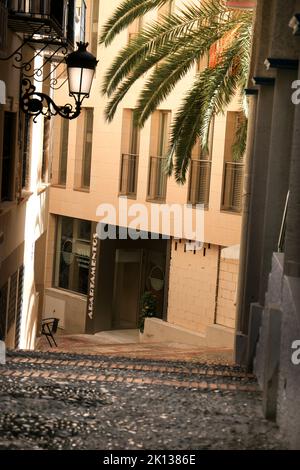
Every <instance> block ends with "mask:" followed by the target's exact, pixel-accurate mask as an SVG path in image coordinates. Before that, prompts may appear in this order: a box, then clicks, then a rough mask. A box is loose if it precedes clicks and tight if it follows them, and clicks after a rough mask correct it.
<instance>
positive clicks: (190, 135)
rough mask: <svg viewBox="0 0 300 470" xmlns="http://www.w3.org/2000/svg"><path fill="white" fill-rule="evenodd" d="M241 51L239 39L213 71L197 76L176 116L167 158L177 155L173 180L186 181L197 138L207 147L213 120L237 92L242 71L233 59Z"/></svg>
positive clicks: (205, 71)
mask: <svg viewBox="0 0 300 470" xmlns="http://www.w3.org/2000/svg"><path fill="white" fill-rule="evenodd" d="M241 49H242V47H241V42H240V40H239V38H238V39H237V40H236V41H234V42H233V43H232V44H231V46H230V47H229V48H228V49H227V50H226V51H225V52H224V53H223V55H222V60H221V62H220V63H219V64H218V65H217V66H216V67H215V68H207V69H206V70H204V71H203V72H202V73H201V74H200V75H199V77H198V79H197V80H196V82H195V83H194V86H193V87H192V89H191V91H190V92H189V93H188V94H187V96H186V97H185V99H184V102H183V105H182V107H181V108H180V110H179V111H178V113H177V115H176V117H175V120H174V123H173V125H172V133H171V142H170V155H171V154H172V155H174V154H176V161H175V165H174V166H175V178H176V180H177V181H178V182H180V183H184V182H185V176H186V171H187V168H188V165H189V161H190V159H191V152H192V149H193V147H194V145H195V143H196V141H197V138H198V137H200V138H201V142H203V146H204V147H206V146H207V140H208V132H209V125H210V123H211V120H212V117H213V116H214V115H216V114H219V113H220V112H223V110H224V109H226V107H227V106H228V104H229V103H230V101H231V100H232V98H233V97H234V95H235V93H236V91H237V90H238V86H239V83H240V81H241V79H242V77H241V75H242V74H243V70H242V68H241V67H240V66H239V67H237V66H236V63H235V61H236V57H237V56H239V55H240V54H242V50H241ZM233 67H235V70H234V73H232V70H233ZM170 155H169V162H170V160H171V159H170ZM172 165H173V162H171V166H172ZM169 171H170V170H169Z"/></svg>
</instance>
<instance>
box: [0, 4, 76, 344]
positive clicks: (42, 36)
mask: <svg viewBox="0 0 300 470" xmlns="http://www.w3.org/2000/svg"><path fill="white" fill-rule="evenodd" d="M74 7H75V4H74V2H72V1H69V2H67V1H62V2H53V1H40V2H25V1H14V0H9V1H7V0H1V2H0V25H1V26H0V84H1V85H0V339H1V340H5V343H6V345H7V347H9V348H15V347H16V348H29V349H32V348H34V346H35V338H36V334H37V333H38V330H39V327H40V323H41V318H42V309H43V290H44V277H45V252H46V240H47V224H48V204H49V179H48V176H49V171H48V170H49V167H48V163H49V145H50V140H49V133H50V121H48V120H47V119H44V117H43V116H39V117H38V118H37V119H36V122H35V123H34V122H33V120H32V118H30V117H29V116H28V115H26V114H24V113H23V111H22V110H21V98H20V96H21V93H20V90H21V80H22V79H24V78H30V80H31V83H32V84H33V85H34V86H36V88H37V90H38V91H43V92H47V93H49V91H50V79H51V67H54V62H53V61H51V60H49V57H50V56H51V55H52V54H54V55H56V60H57V57H58V56H59V54H58V51H59V50H60V46H61V45H62V44H66V48H67V49H68V48H70V50H71V49H72V47H73V45H74V30H73V29H72V24H73V21H74ZM57 54H58V55H57ZM47 76H48V78H47Z"/></svg>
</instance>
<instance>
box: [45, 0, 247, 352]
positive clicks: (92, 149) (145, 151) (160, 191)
mask: <svg viewBox="0 0 300 470" xmlns="http://www.w3.org/2000/svg"><path fill="white" fill-rule="evenodd" d="M118 3H119V1H118V0H114V1H111V2H99V1H93V2H86V7H87V10H86V40H87V41H88V42H90V45H91V51H92V53H93V54H95V55H97V58H98V59H99V60H100V63H99V66H98V70H97V73H96V77H95V83H94V85H93V90H92V93H91V96H90V98H89V99H88V100H86V102H85V107H84V109H83V112H82V114H81V116H80V117H79V118H78V119H76V120H74V121H70V122H68V121H64V120H61V119H59V118H58V119H55V120H54V122H53V136H54V139H53V140H52V145H51V165H50V174H51V188H50V199H49V213H50V216H49V228H48V233H47V260H46V279H45V300H44V315H45V316H53V313H55V316H59V318H60V326H61V327H62V328H63V329H64V331H65V332H66V333H85V332H88V333H96V332H99V331H103V330H111V329H120V328H121V329H123V328H129V329H130V328H137V327H138V324H139V315H140V305H141V300H142V299H143V297H144V294H145V293H147V294H148V295H150V296H151V295H152V296H154V298H155V301H156V304H157V306H156V310H157V311H156V314H157V315H156V316H157V317H158V318H155V319H147V321H146V327H145V332H144V335H143V341H157V340H178V341H179V340H185V341H189V342H192V343H195V344H208V345H211V346H214V345H219V346H232V345H233V339H234V327H235V301H236V286H237V271H238V258H239V250H238V245H239V241H240V228H241V215H240V212H241V191H242V178H243V168H244V164H243V162H234V161H233V158H232V151H231V147H232V144H233V139H234V132H235V128H236V126H237V125H238V123H239V119H240V105H239V100H238V98H237V99H236V100H234V102H232V103H231V105H230V106H229V108H228V110H227V111H226V113H225V114H224V115H222V116H216V117H215V120H214V124H213V126H212V127H211V138H210V151H209V153H208V154H207V155H203V154H202V153H201V150H200V145H196V146H195V149H194V153H193V160H192V162H191V166H190V170H189V175H188V181H187V183H186V184H185V185H183V186H179V185H178V184H177V183H176V182H175V180H174V179H173V178H167V177H166V176H165V174H164V172H163V165H164V154H165V152H166V148H167V145H168V136H169V129H170V123H171V120H172V116H173V115H174V113H176V110H177V109H178V106H179V105H180V102H181V99H182V97H183V96H184V94H185V90H186V89H187V88H188V87H189V85H190V84H191V83H192V79H193V77H194V75H195V73H197V71H198V70H199V67H201V66H203V65H201V64H199V65H198V66H197V67H195V70H193V71H191V73H190V74H189V75H187V76H186V77H185V78H184V79H183V80H182V81H181V82H180V83H179V84H178V85H177V87H176V89H175V90H174V92H173V93H172V94H171V95H170V96H169V97H168V98H167V99H166V100H165V101H164V103H162V104H161V106H159V108H158V109H157V110H156V111H155V112H154V113H153V115H152V116H151V118H150V119H149V120H148V121H147V123H146V125H145V126H144V128H143V129H141V130H139V129H136V128H135V127H134V124H133V111H134V108H135V105H136V98H137V94H138V91H139V89H140V87H141V86H142V83H138V84H136V85H135V86H134V87H133V89H132V90H131V91H130V92H129V93H128V94H127V95H126V97H125V98H124V100H123V102H122V103H121V105H120V107H119V109H118V111H117V113H116V115H115V118H114V120H113V122H112V123H110V124H108V123H107V122H106V121H105V119H104V108H105V105H106V99H105V97H103V96H101V93H100V89H101V85H102V80H103V77H104V75H105V72H106V69H107V67H108V66H109V64H110V63H111V60H112V57H113V56H114V55H115V54H116V53H117V52H118V50H119V49H120V47H122V45H125V44H126V43H127V42H128V41H129V40H130V38H131V36H132V34H136V32H137V31H138V29H139V28H140V27H141V24H137V22H135V23H134V24H132V25H131V27H130V28H128V30H126V31H123V32H122V33H121V34H120V35H119V37H118V40H117V41H114V42H113V44H112V45H111V47H110V48H108V49H105V48H104V47H103V46H100V45H99V44H98V36H99V33H100V31H101V28H102V26H103V24H104V23H105V22H106V21H107V19H108V18H109V16H110V15H111V14H112V12H113V11H114V9H115V8H116V7H117V6H118ZM184 3H185V2H184V1H179V0H178V1H176V2H172V5H171V4H170V5H165V6H164V9H166V11H162V10H160V11H158V12H157V11H154V12H151V13H149V14H147V16H146V17H145V18H144V22H147V21H151V20H152V19H156V18H157V15H158V17H159V15H160V14H161V13H167V9H168V8H177V7H180V6H182V5H184ZM62 73H63V72H62ZM55 99H56V101H57V102H61V103H64V102H66V99H67V90H66V88H65V87H62V88H61V89H60V90H59V91H58V92H57V93H56V94H55ZM103 204H106V205H110V207H113V208H115V211H116V214H115V215H116V217H115V218H114V216H113V215H111V214H110V215H108V214H105V213H103V211H104V212H105V208H104V206H103ZM136 204H139V205H140V206H142V207H144V208H145V209H146V211H147V214H151V211H159V210H161V211H163V210H164V209H165V208H166V207H169V206H170V205H174V204H177V205H179V207H183V206H184V205H186V204H190V205H191V207H193V209H192V213H193V216H194V217H196V213H197V211H196V208H195V207H196V205H197V204H202V205H203V206H204V208H205V209H204V211H203V213H204V233H203V242H204V246H203V249H201V250H198V249H197V247H196V246H195V247H192V249H190V248H191V245H192V244H193V241H194V240H193V238H192V237H191V238H190V239H188V238H187V239H185V238H184V237H177V238H176V233H177V232H176V228H175V226H174V224H173V222H174V220H176V216H174V214H173V213H171V222H172V223H171V224H170V226H169V227H168V226H163V222H162V220H161V219H159V220H160V221H159V222H158V224H157V225H156V226H155V227H154V228H153V226H152V227H150V228H149V225H148V224H147V221H145V218H144V219H143V220H140V223H139V230H140V231H141V233H142V234H143V236H142V237H141V239H139V240H132V239H125V237H124V229H125V230H126V229H127V228H128V226H130V223H129V221H130V220H132V219H133V218H134V217H133V216H132V215H137V214H132V212H133V211H135V210H136ZM99 206H101V207H100V208H99ZM101 211H102V212H101ZM130 213H131V216H129V219H128V218H126V217H125V216H126V214H130ZM104 216H105V217H106V218H105V219H103V217H104ZM130 217H131V219H130ZM100 220H105V223H104V222H103V224H102V227H103V230H104V231H110V233H113V234H114V235H115V236H114V237H113V238H114V239H106V240H98V239H97V237H95V233H96V231H97V224H98V223H99V221H100ZM98 230H99V226H98Z"/></svg>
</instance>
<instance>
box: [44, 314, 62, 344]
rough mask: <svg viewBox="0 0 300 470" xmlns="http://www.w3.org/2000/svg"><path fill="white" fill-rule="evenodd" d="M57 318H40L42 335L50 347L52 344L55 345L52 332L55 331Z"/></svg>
mask: <svg viewBox="0 0 300 470" xmlns="http://www.w3.org/2000/svg"><path fill="white" fill-rule="evenodd" d="M58 322H59V318H44V319H43V320H42V335H45V336H46V338H47V341H48V343H49V345H50V347H51V348H53V344H52V342H53V343H54V345H55V346H56V347H57V344H56V341H55V339H54V336H53V335H54V334H55V333H56V332H57V327H58Z"/></svg>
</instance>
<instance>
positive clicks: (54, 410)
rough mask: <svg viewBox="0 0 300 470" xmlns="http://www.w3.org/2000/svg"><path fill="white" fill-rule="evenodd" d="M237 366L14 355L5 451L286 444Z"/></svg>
mask: <svg viewBox="0 0 300 470" xmlns="http://www.w3.org/2000/svg"><path fill="white" fill-rule="evenodd" d="M261 409H262V406H261V394H260V392H259V391H258V387H257V384H256V380H255V378H254V377H253V376H252V375H249V374H246V373H245V371H244V370H243V369H241V368H239V367H237V366H233V365H229V364H223V365H220V364H217V363H212V362H210V363H197V362H193V363H191V362H184V361H170V360H164V361H162V360H157V359H141V358H128V357H116V356H115V355H114V356H108V355H102V356H99V355H82V354H81V355H79V354H77V355H76V354H71V353H57V352H56V353H53V352H52V353H51V352H20V351H19V352H9V353H8V357H7V364H6V365H5V366H0V449H106V450H115V449H121V450H125V449H129V450H131V449H148V450H151V449H159V450H174V449H177V450H180V449H183V450H191V449H284V448H285V444H284V441H283V439H282V436H280V434H279V432H278V429H277V427H276V425H274V424H273V423H270V422H267V421H266V420H264V419H263V417H262V411H261Z"/></svg>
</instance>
